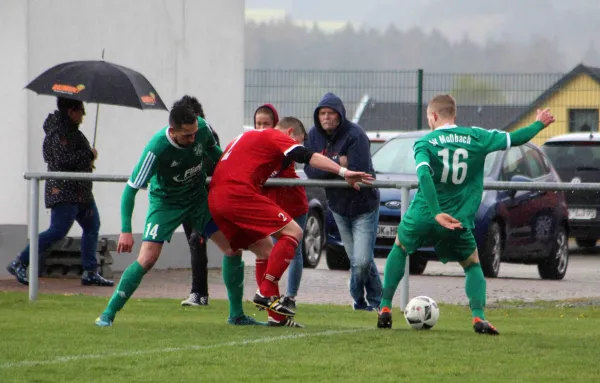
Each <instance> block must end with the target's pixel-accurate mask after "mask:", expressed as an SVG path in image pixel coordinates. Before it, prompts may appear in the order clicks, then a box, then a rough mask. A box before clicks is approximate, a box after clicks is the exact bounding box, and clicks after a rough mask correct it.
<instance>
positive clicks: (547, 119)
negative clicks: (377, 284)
mask: <svg viewBox="0 0 600 383" xmlns="http://www.w3.org/2000/svg"><path fill="white" fill-rule="evenodd" d="M535 120H536V121H540V122H541V123H542V124H544V128H545V127H547V126H548V125H550V124H551V123H553V122H554V121H556V120H555V119H554V116H553V115H552V113H550V108H546V109H544V110H539V109H538V110H537V113H536V115H535Z"/></svg>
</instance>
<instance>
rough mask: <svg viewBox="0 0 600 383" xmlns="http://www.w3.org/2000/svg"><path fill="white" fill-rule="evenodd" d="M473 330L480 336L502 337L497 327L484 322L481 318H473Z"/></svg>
mask: <svg viewBox="0 0 600 383" xmlns="http://www.w3.org/2000/svg"><path fill="white" fill-rule="evenodd" d="M473 329H474V330H475V332H476V333H478V334H488V335H500V332H499V331H498V330H497V329H496V327H494V326H492V324H491V323H490V322H488V321H486V320H482V319H481V318H479V317H475V318H473Z"/></svg>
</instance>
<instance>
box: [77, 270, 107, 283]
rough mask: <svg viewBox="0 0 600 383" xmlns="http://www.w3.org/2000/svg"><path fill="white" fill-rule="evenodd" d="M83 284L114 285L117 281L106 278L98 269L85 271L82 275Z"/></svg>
mask: <svg viewBox="0 0 600 383" xmlns="http://www.w3.org/2000/svg"><path fill="white" fill-rule="evenodd" d="M81 284H82V285H83V286H108V287H111V286H114V285H115V283H114V282H113V281H111V280H110V279H105V278H103V277H102V275H100V274H99V273H98V272H97V271H87V270H86V271H84V272H83V274H82V275H81Z"/></svg>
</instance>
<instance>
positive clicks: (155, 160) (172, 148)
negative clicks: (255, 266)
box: [96, 101, 258, 327]
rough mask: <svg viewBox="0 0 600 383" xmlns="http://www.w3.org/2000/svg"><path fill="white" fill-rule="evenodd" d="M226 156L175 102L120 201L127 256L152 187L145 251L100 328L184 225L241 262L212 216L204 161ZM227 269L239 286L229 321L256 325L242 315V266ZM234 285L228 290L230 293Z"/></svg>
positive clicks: (120, 247) (232, 297) (233, 295)
mask: <svg viewBox="0 0 600 383" xmlns="http://www.w3.org/2000/svg"><path fill="white" fill-rule="evenodd" d="M221 154H222V151H221V148H219V146H218V145H217V143H216V141H215V139H214V136H213V134H212V132H211V131H210V129H209V127H208V125H207V124H206V121H204V119H202V118H200V117H197V116H196V113H195V112H194V110H193V109H192V108H191V107H189V106H187V105H185V103H183V102H182V101H180V102H176V103H175V105H174V106H173V108H172V109H171V112H170V114H169V126H167V127H166V128H163V129H162V130H160V131H159V132H157V133H156V134H155V135H154V136H153V137H152V138H151V139H150V142H149V143H148V144H147V145H146V148H145V149H144V152H143V153H142V156H141V157H140V160H139V162H138V164H137V165H136V167H135V169H134V170H133V173H132V175H131V177H130V178H129V181H127V185H126V186H125V190H124V191H123V195H122V197H121V226H122V227H121V236H120V237H119V244H118V246H117V252H119V253H120V252H126V253H129V252H131V250H132V247H133V235H132V227H131V216H132V214H133V207H134V202H135V195H136V193H137V191H138V190H139V189H142V188H145V187H146V186H147V185H148V184H150V190H149V193H148V194H149V200H150V204H149V208H148V214H147V216H146V223H145V225H144V228H143V232H142V246H141V249H140V254H139V256H138V259H137V260H136V261H135V262H134V263H132V264H131V265H130V266H129V267H128V268H127V269H126V270H125V271H124V272H123V275H122V276H121V280H120V281H119V285H118V286H117V288H116V290H115V292H114V294H113V296H112V298H111V299H110V301H109V302H108V306H107V307H106V309H105V310H104V312H103V313H102V314H101V315H100V316H99V317H98V318H97V319H96V325H97V326H101V327H105V326H110V325H112V323H113V321H114V319H115V316H116V314H117V312H118V311H119V310H121V309H122V308H123V306H124V305H125V303H126V302H127V300H128V299H129V298H130V297H131V296H132V295H133V293H134V292H135V290H136V289H137V287H138V286H139V284H140V282H141V281H142V278H143V276H144V275H145V274H146V272H148V271H149V270H150V269H151V268H152V267H153V266H154V264H155V263H156V261H157V260H158V257H159V256H160V253H161V251H162V247H163V243H164V242H165V241H170V240H171V236H172V235H173V232H174V231H175V229H177V228H178V227H179V226H181V224H183V223H186V224H189V225H190V226H192V227H193V228H194V229H195V230H196V231H198V232H199V233H202V235H203V236H205V237H206V238H210V239H211V240H212V241H213V242H214V243H215V244H216V245H217V246H218V247H219V248H220V249H221V251H223V252H224V253H225V255H226V256H225V257H224V258H225V260H224V261H223V263H224V264H228V262H227V261H226V260H228V259H235V261H237V260H238V259H241V254H238V253H235V252H233V251H232V250H231V246H230V245H229V241H227V239H226V238H225V236H224V235H223V234H222V233H221V232H220V231H219V230H218V228H217V227H216V225H215V223H214V222H213V221H212V218H211V216H210V212H209V211H208V200H207V198H208V193H207V190H206V172H205V170H204V166H203V165H204V164H203V158H204V155H206V156H208V157H209V158H210V159H211V160H212V161H213V162H215V163H216V162H217V161H218V160H219V158H220V156H221ZM237 266H238V267H229V268H224V270H223V277H224V278H226V279H227V278H229V279H235V280H237V281H238V283H237V284H236V285H234V286H233V287H232V289H233V290H231V291H228V292H229V296H230V302H229V309H230V316H229V319H228V322H229V323H230V324H233V325H247V324H258V322H256V321H254V319H252V318H250V317H248V316H246V315H244V312H243V310H242V297H243V276H244V270H243V265H242V266H241V268H240V267H239V266H240V264H239V262H237ZM240 281H241V283H240ZM229 287H230V286H228V288H229Z"/></svg>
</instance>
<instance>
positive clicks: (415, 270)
mask: <svg viewBox="0 0 600 383" xmlns="http://www.w3.org/2000/svg"><path fill="white" fill-rule="evenodd" d="M426 267H427V261H426V260H423V259H420V258H419V257H417V256H415V255H411V256H410V257H408V271H409V272H410V274H411V275H421V274H423V273H424V272H425V268H426Z"/></svg>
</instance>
